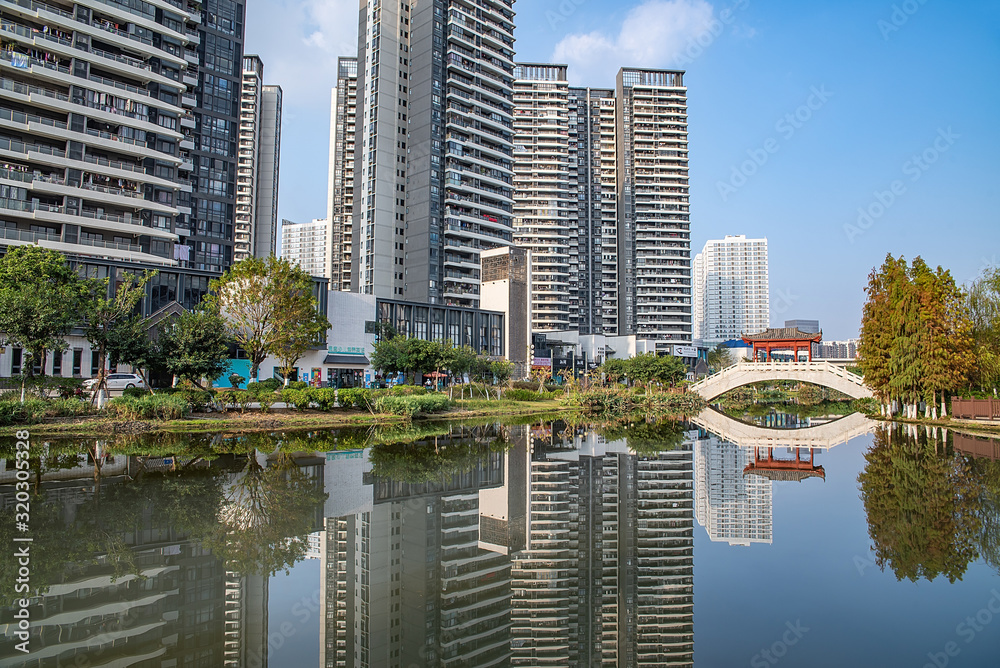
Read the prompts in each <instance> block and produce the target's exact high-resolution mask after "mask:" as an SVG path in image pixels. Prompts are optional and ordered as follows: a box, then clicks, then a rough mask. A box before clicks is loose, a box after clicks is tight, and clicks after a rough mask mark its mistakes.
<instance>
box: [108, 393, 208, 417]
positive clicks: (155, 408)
mask: <svg viewBox="0 0 1000 668" xmlns="http://www.w3.org/2000/svg"><path fill="white" fill-rule="evenodd" d="M107 408H108V414H109V415H113V416H115V417H119V418H122V419H125V420H178V419H180V418H182V417H184V415H185V413H187V412H188V409H189V408H190V405H189V404H188V401H187V400H186V399H185V398H184V397H183V396H181V395H180V394H147V395H145V396H143V397H126V396H121V397H116V398H114V399H112V400H111V401H109V402H108V406H107Z"/></svg>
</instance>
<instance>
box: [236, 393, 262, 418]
mask: <svg viewBox="0 0 1000 668" xmlns="http://www.w3.org/2000/svg"><path fill="white" fill-rule="evenodd" d="M235 398H236V403H237V404H239V406H240V412H241V413H246V412H247V409H248V408H250V404H252V403H253V402H254V401H256V400H257V396H256V395H255V394H254V393H253V392H247V391H246V390H237V391H236V397H235Z"/></svg>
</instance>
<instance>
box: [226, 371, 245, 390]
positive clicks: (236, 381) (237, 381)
mask: <svg viewBox="0 0 1000 668" xmlns="http://www.w3.org/2000/svg"><path fill="white" fill-rule="evenodd" d="M245 382H247V379H246V378H244V377H243V376H241V375H240V374H238V373H231V374H229V384H230V385H232V386H233V389H236V390H238V389H240V385H242V384H243V383H245Z"/></svg>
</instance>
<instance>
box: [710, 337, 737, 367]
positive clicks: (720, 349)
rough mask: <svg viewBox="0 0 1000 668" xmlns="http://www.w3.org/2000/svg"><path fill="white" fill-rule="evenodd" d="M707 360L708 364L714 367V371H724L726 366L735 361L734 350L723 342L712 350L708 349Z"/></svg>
mask: <svg viewBox="0 0 1000 668" xmlns="http://www.w3.org/2000/svg"><path fill="white" fill-rule="evenodd" d="M705 361H706V362H708V366H709V367H710V368H711V369H712V371H722V370H723V369H725V368H726V367H728V366H731V365H732V364H734V363H735V362H734V361H733V353H732V350H730V349H729V348H727V347H725V346H724V345H722V344H721V343H720V344H719V345H717V346H716V347H715V348H713V349H712V350H710V351H708V359H706V360H705Z"/></svg>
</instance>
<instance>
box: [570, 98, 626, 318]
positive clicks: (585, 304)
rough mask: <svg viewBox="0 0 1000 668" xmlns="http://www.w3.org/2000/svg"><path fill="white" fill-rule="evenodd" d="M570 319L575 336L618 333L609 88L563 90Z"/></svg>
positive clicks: (615, 195) (612, 113)
mask: <svg viewBox="0 0 1000 668" xmlns="http://www.w3.org/2000/svg"><path fill="white" fill-rule="evenodd" d="M569 121H570V122H569V151H570V188H571V190H572V189H574V186H575V190H576V198H577V205H576V206H575V207H574V208H573V209H572V210H571V228H572V229H573V230H575V233H576V234H575V236H576V238H575V243H574V244H573V245H572V246H571V248H572V251H571V260H574V262H571V267H570V304H571V306H572V309H571V313H570V319H571V321H572V322H573V328H574V329H576V330H579V332H580V333H581V334H606V335H608V336H614V335H616V334H617V333H618V224H617V221H618V205H617V202H618V193H617V185H616V184H617V176H618V175H617V169H616V160H615V91H614V90H613V89H610V88H570V89H569Z"/></svg>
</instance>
